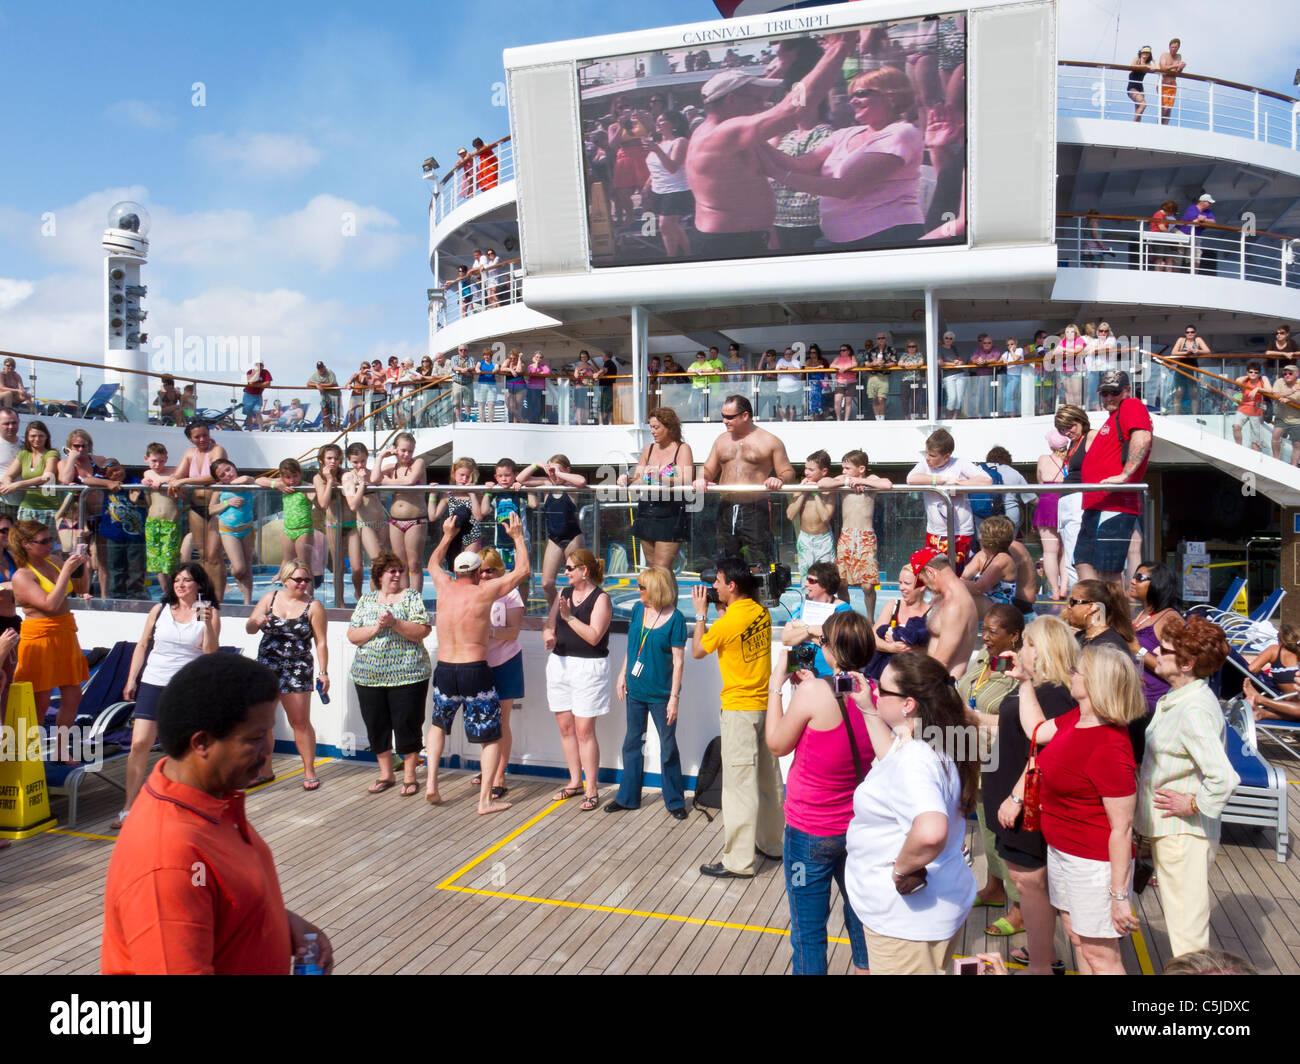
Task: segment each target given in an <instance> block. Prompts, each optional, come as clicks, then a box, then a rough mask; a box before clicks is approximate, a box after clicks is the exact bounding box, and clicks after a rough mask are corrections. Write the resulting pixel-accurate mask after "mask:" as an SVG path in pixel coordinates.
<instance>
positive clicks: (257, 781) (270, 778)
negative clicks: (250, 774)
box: [245, 772, 275, 791]
mask: <svg viewBox="0 0 1300 1064" xmlns="http://www.w3.org/2000/svg"><path fill="white" fill-rule="evenodd" d="M274 779H275V773H274V772H272V773H271V774H270V775H269V776H258V777H257V779H255V780H253V782H252V783H250V784H249V785H248V787H247V788H245V789H246V790H250V791H251V790H252V789H253V788H254V787H260V786H262V784H264V783H270V782H272V781H273V780H274Z"/></svg>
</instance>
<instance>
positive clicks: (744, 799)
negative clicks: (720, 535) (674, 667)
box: [691, 556, 783, 879]
mask: <svg viewBox="0 0 1300 1064" xmlns="http://www.w3.org/2000/svg"><path fill="white" fill-rule="evenodd" d="M753 594H754V577H753V575H752V574H751V573H750V571H749V569H748V568H747V567H746V565H745V563H744V562H743V561H741V560H740V559H739V558H737V557H734V556H733V557H725V558H722V559H721V560H720V561H719V562H718V571H717V575H716V576H715V577H714V580H713V587H712V589H710V588H706V587H705V586H704V585H703V584H697V585H696V586H695V587H694V588H693V589H692V590H691V602H692V604H693V605H694V607H695V631H694V634H693V635H692V636H691V655H692V656H693V657H695V658H697V659H698V658H704V657H707V656H708V655H709V654H712V653H713V652H714V651H715V650H716V651H717V652H718V668H719V669H720V670H721V672H722V733H721V734H722V763H723V764H724V765H725V766H726V771H725V772H724V773H723V775H722V824H723V829H724V836H725V841H724V843H723V847H722V860H721V861H717V862H715V863H713V864H707V865H701V866H700V872H701V874H703V875H706V876H713V877H715V878H717V879H750V878H752V877H753V875H754V869H755V867H756V865H757V863H758V854H762V855H763V856H764V857H767V858H768V859H769V860H773V861H779V860H780V859H781V858H780V857H779V856H777V855H778V854H779V853H780V847H781V829H782V826H783V824H782V816H781V771H780V769H779V768H778V767H777V764H776V758H774V757H773V756H772V754H771V751H769V750H768V748H767V743H766V742H765V741H764V737H763V730H764V719H765V717H766V713H767V702H768V697H767V687H768V680H769V679H770V678H771V674H772V618H771V617H770V616H769V615H768V612H767V610H765V609H764V608H763V607H762V606H760V605H759V604H758V603H757V602H755V601H754V598H753ZM715 596H716V597H715ZM710 601H713V602H715V603H716V604H717V606H718V612H719V613H720V614H721V615H722V616H720V617H719V618H718V621H717V623H716V624H714V626H713V627H712V628H709V625H708V613H709V603H710Z"/></svg>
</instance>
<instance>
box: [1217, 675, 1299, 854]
mask: <svg viewBox="0 0 1300 1064" xmlns="http://www.w3.org/2000/svg"><path fill="white" fill-rule="evenodd" d="M1224 711H1225V713H1226V714H1227V717H1228V727H1227V732H1226V735H1225V736H1224V744H1225V746H1226V748H1227V751H1228V761H1229V762H1230V763H1231V764H1232V767H1233V769H1235V770H1236V772H1237V775H1238V776H1240V777H1241V783H1240V784H1239V785H1238V786H1237V789H1236V790H1235V791H1233V792H1232V795H1231V796H1230V797H1229V798H1228V804H1227V806H1226V807H1225V808H1224V810H1223V816H1222V818H1221V821H1222V823H1224V824H1245V825H1247V826H1248V827H1262V828H1272V829H1273V832H1274V846H1275V850H1276V853H1277V860H1278V863H1279V864H1285V863H1286V851H1287V844H1288V843H1289V841H1290V828H1289V825H1288V821H1287V782H1286V773H1284V772H1283V771H1282V770H1281V769H1280V768H1278V767H1277V766H1276V765H1273V764H1270V763H1269V762H1268V761H1266V760H1264V757H1263V755H1262V754H1260V752H1259V744H1258V740H1257V736H1256V729H1257V728H1258V727H1259V725H1258V722H1256V720H1255V715H1254V713H1253V712H1251V708H1250V704H1249V703H1248V702H1247V701H1246V700H1245V699H1244V698H1234V699H1233V700H1232V701H1230V702H1229V703H1227V705H1226V706H1225V707H1224Z"/></svg>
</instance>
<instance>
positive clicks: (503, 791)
mask: <svg viewBox="0 0 1300 1064" xmlns="http://www.w3.org/2000/svg"><path fill="white" fill-rule="evenodd" d="M509 793H510V788H509V787H493V788H492V797H493V798H504V797H505V796H506V795H507V794H509Z"/></svg>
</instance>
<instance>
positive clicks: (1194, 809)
mask: <svg viewBox="0 0 1300 1064" xmlns="http://www.w3.org/2000/svg"><path fill="white" fill-rule="evenodd" d="M1192 815H1193V816H1200V815H1201V810H1200V808H1199V807H1198V806H1197V804H1196V795H1194V794H1193V795H1192Z"/></svg>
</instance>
